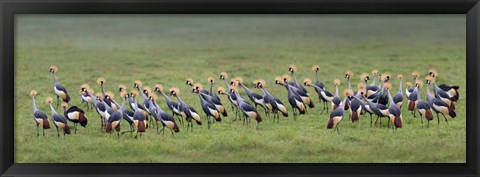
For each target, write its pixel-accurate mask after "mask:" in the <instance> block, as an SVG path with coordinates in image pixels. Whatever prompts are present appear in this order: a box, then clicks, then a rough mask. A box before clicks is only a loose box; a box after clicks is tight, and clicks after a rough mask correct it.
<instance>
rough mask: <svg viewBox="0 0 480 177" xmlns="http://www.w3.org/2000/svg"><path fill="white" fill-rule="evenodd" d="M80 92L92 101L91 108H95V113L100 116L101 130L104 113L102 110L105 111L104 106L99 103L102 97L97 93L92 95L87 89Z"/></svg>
mask: <svg viewBox="0 0 480 177" xmlns="http://www.w3.org/2000/svg"><path fill="white" fill-rule="evenodd" d="M81 91H82V92H83V93H84V94H85V95H87V96H89V97H90V98H91V99H92V105H93V108H95V111H96V112H97V114H98V115H99V116H100V128H101V129H103V127H104V121H103V120H104V118H103V117H104V114H105V113H104V112H103V111H102V110H105V106H104V105H103V103H101V101H102V100H101V96H102V95H101V94H100V93H97V94H96V95H92V94H93V93H94V92H93V90H92V89H87V88H82V90H81Z"/></svg>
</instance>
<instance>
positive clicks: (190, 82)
mask: <svg viewBox="0 0 480 177" xmlns="http://www.w3.org/2000/svg"><path fill="white" fill-rule="evenodd" d="M185 84H187V85H190V84H193V79H192V78H187V79H186V80H185Z"/></svg>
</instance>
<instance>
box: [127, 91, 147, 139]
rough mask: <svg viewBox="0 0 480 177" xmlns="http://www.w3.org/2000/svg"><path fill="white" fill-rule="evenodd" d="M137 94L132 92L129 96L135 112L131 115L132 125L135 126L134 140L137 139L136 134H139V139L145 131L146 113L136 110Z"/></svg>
mask: <svg viewBox="0 0 480 177" xmlns="http://www.w3.org/2000/svg"><path fill="white" fill-rule="evenodd" d="M138 94H139V93H138V92H137V91H136V90H132V92H131V95H132V97H133V100H134V105H135V112H134V113H133V123H134V124H135V130H137V133H136V134H135V138H137V136H138V133H140V137H142V134H143V133H144V132H145V131H146V129H147V113H146V112H145V111H143V110H141V109H140V108H138V106H137V105H138V104H137V95H138Z"/></svg>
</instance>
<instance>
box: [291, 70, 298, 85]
mask: <svg viewBox="0 0 480 177" xmlns="http://www.w3.org/2000/svg"><path fill="white" fill-rule="evenodd" d="M292 75H293V81H294V82H295V86H296V87H300V85H299V84H298V82H297V77H295V72H293V73H292Z"/></svg>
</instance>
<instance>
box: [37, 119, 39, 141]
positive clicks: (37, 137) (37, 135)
mask: <svg viewBox="0 0 480 177" xmlns="http://www.w3.org/2000/svg"><path fill="white" fill-rule="evenodd" d="M38 125H39V123H37V138H38V137H39V136H40V133H39V132H38Z"/></svg>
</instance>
